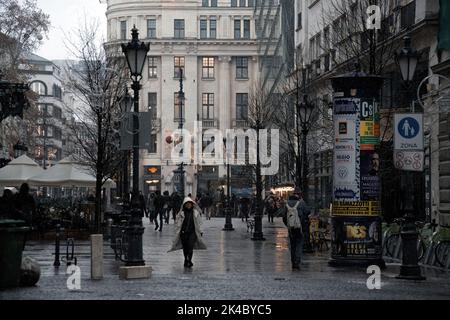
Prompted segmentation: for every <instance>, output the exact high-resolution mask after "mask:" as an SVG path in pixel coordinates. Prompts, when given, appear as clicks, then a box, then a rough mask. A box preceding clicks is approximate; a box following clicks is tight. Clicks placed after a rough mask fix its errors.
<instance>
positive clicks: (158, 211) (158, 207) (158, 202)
mask: <svg viewBox="0 0 450 320" xmlns="http://www.w3.org/2000/svg"><path fill="white" fill-rule="evenodd" d="M163 206H164V199H163V197H162V195H161V193H160V191H159V190H156V192H155V230H158V229H159V231H162V225H163V212H162V211H163ZM158 215H159V221H160V224H161V229H160V228H159V225H160V224H159V223H158Z"/></svg>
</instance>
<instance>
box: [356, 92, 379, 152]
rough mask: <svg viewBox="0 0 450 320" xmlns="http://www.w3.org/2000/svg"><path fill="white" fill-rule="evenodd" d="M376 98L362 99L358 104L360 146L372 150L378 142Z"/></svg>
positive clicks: (362, 148)
mask: <svg viewBox="0 0 450 320" xmlns="http://www.w3.org/2000/svg"><path fill="white" fill-rule="evenodd" d="M378 108H379V106H378V101H377V100H376V99H362V100H361V105H360V147H361V150H374V149H375V145H378V144H379V143H380V113H379V110H378Z"/></svg>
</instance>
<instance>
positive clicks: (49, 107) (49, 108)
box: [46, 104, 53, 117]
mask: <svg viewBox="0 0 450 320" xmlns="http://www.w3.org/2000/svg"><path fill="white" fill-rule="evenodd" d="M46 115H47V116H48V117H52V116H53V106H52V105H51V104H48V105H47V110H46Z"/></svg>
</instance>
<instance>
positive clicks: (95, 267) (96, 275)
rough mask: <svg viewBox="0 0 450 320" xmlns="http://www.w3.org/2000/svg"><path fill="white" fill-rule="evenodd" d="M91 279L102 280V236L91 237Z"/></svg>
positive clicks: (94, 235)
mask: <svg viewBox="0 0 450 320" xmlns="http://www.w3.org/2000/svg"><path fill="white" fill-rule="evenodd" d="M91 279H93V280H99V279H103V235H102V234H92V235H91Z"/></svg>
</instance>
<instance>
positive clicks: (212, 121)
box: [202, 119, 217, 129]
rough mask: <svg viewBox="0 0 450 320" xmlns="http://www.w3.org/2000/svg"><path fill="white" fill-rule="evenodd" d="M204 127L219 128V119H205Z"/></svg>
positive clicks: (203, 121)
mask: <svg viewBox="0 0 450 320" xmlns="http://www.w3.org/2000/svg"><path fill="white" fill-rule="evenodd" d="M202 127H203V129H208V128H217V120H216V119H203V120H202Z"/></svg>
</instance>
